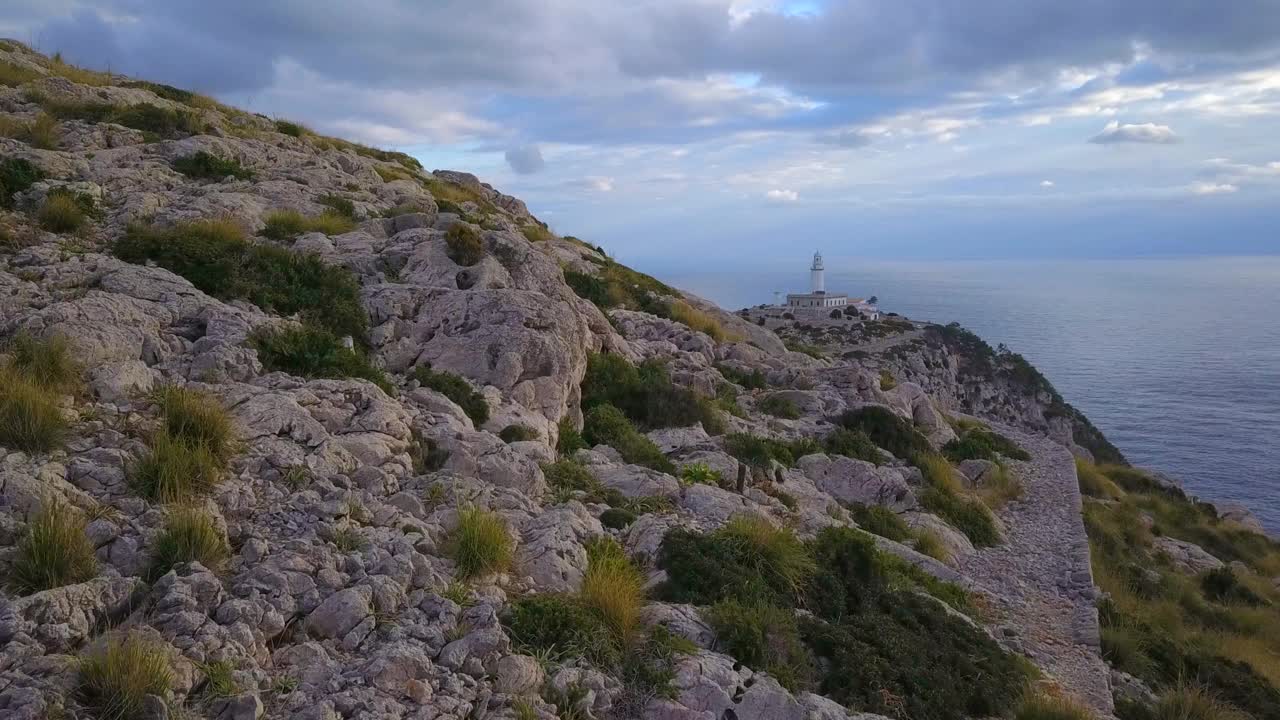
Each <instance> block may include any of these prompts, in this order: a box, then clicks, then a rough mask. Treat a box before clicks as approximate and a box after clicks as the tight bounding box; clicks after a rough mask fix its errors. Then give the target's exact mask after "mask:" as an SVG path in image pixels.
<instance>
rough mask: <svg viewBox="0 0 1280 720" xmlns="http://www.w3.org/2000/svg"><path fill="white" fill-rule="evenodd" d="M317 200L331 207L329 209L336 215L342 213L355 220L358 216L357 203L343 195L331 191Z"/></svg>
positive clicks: (343, 215) (341, 214) (342, 215)
mask: <svg viewBox="0 0 1280 720" xmlns="http://www.w3.org/2000/svg"><path fill="white" fill-rule="evenodd" d="M316 202H318V203H320V204H321V205H324V206H325V207H327V208H329V211H331V212H332V213H333V214H335V215H340V216H341V217H344V218H347V219H349V220H355V218H356V204H355V203H353V202H351V201H350V200H348V199H347V198H344V197H342V196H341V195H334V194H332V193H330V194H328V195H323V196H321V197H320V199H319V200H316Z"/></svg>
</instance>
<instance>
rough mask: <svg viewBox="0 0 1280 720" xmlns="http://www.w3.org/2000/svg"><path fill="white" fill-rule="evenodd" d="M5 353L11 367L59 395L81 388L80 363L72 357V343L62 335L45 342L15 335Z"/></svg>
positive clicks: (25, 332) (29, 335)
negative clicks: (7, 355)
mask: <svg viewBox="0 0 1280 720" xmlns="http://www.w3.org/2000/svg"><path fill="white" fill-rule="evenodd" d="M5 351H6V352H7V353H8V354H9V366H10V367H11V368H12V369H13V370H14V371H16V372H17V373H18V374H20V375H22V376H23V377H25V378H26V379H27V380H28V381H30V382H31V383H33V384H35V385H37V386H39V387H41V388H45V389H48V390H52V391H57V392H74V391H75V390H77V389H78V388H79V387H80V373H81V370H82V368H81V366H80V363H79V362H78V361H77V360H76V359H75V358H74V357H73V356H72V349H71V343H69V342H68V341H67V339H66V337H64V336H62V335H51V336H49V337H47V338H45V339H43V340H39V339H37V338H36V337H35V336H34V335H32V334H31V333H29V332H27V331H25V330H23V331H20V332H18V334H17V335H14V336H13V339H12V340H10V341H9V343H8V345H7V347H6V348H5Z"/></svg>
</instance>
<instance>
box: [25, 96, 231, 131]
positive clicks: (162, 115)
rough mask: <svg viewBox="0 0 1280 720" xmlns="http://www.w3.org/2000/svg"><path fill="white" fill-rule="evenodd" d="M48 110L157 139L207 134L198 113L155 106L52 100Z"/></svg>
mask: <svg viewBox="0 0 1280 720" xmlns="http://www.w3.org/2000/svg"><path fill="white" fill-rule="evenodd" d="M44 109H45V110H46V111H47V112H48V113H49V114H51V115H53V116H54V117H57V118H59V119H61V120H81V121H83V122H86V123H90V124H97V123H114V124H116V125H123V126H125V127H127V128H133V129H134V130H141V131H143V132H144V133H149V134H150V135H152V136H154V138H155V139H172V138H177V137H182V136H185V135H197V134H199V133H202V132H204V131H205V126H204V123H203V122H202V121H201V120H200V118H199V117H198V116H197V115H196V114H195V113H192V112H187V111H183V110H174V109H170V108H162V107H159V106H156V105H152V104H151V103H139V104H137V105H112V104H110V103H102V102H69V101H67V102H64V101H51V102H46V103H44Z"/></svg>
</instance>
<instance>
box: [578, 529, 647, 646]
mask: <svg viewBox="0 0 1280 720" xmlns="http://www.w3.org/2000/svg"><path fill="white" fill-rule="evenodd" d="M580 597H581V598H582V601H583V603H585V604H586V606H587V607H589V608H592V609H594V610H595V611H596V612H597V613H598V614H599V615H600V618H601V619H602V620H603V621H604V623H605V625H606V626H607V627H608V628H609V629H610V630H611V631H612V632H613V634H614V637H615V638H616V639H617V640H619V641H620V642H621V643H622V644H623V646H626V645H628V644H629V643H630V641H631V640H632V639H634V637H635V634H636V629H637V627H638V626H639V624H640V609H641V608H642V607H644V576H643V575H641V573H640V571H639V570H637V569H636V567H635V566H634V565H632V564H631V561H630V560H629V559H628V558H627V556H626V553H624V552H623V550H622V547H621V546H620V545H618V543H617V542H616V541H615V540H613V539H612V538H601V539H599V540H596V541H595V542H593V543H591V544H590V545H588V546H587V572H586V574H584V575H583V578H582V590H581V591H580Z"/></svg>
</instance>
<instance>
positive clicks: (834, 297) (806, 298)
mask: <svg viewBox="0 0 1280 720" xmlns="http://www.w3.org/2000/svg"><path fill="white" fill-rule="evenodd" d="M825 269H826V268H825V267H824V266H823V264H822V252H821V251H820V250H818V251H814V253H813V264H812V265H810V266H809V285H810V286H811V289H810V290H809V292H807V293H803V294H797V293H788V294H787V307H792V308H839V307H844V306H846V305H848V304H849V296H848V295H845V294H844V293H828V292H827V282H826V279H825V278H824V277H823V275H824V272H823V271H824V270H825Z"/></svg>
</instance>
